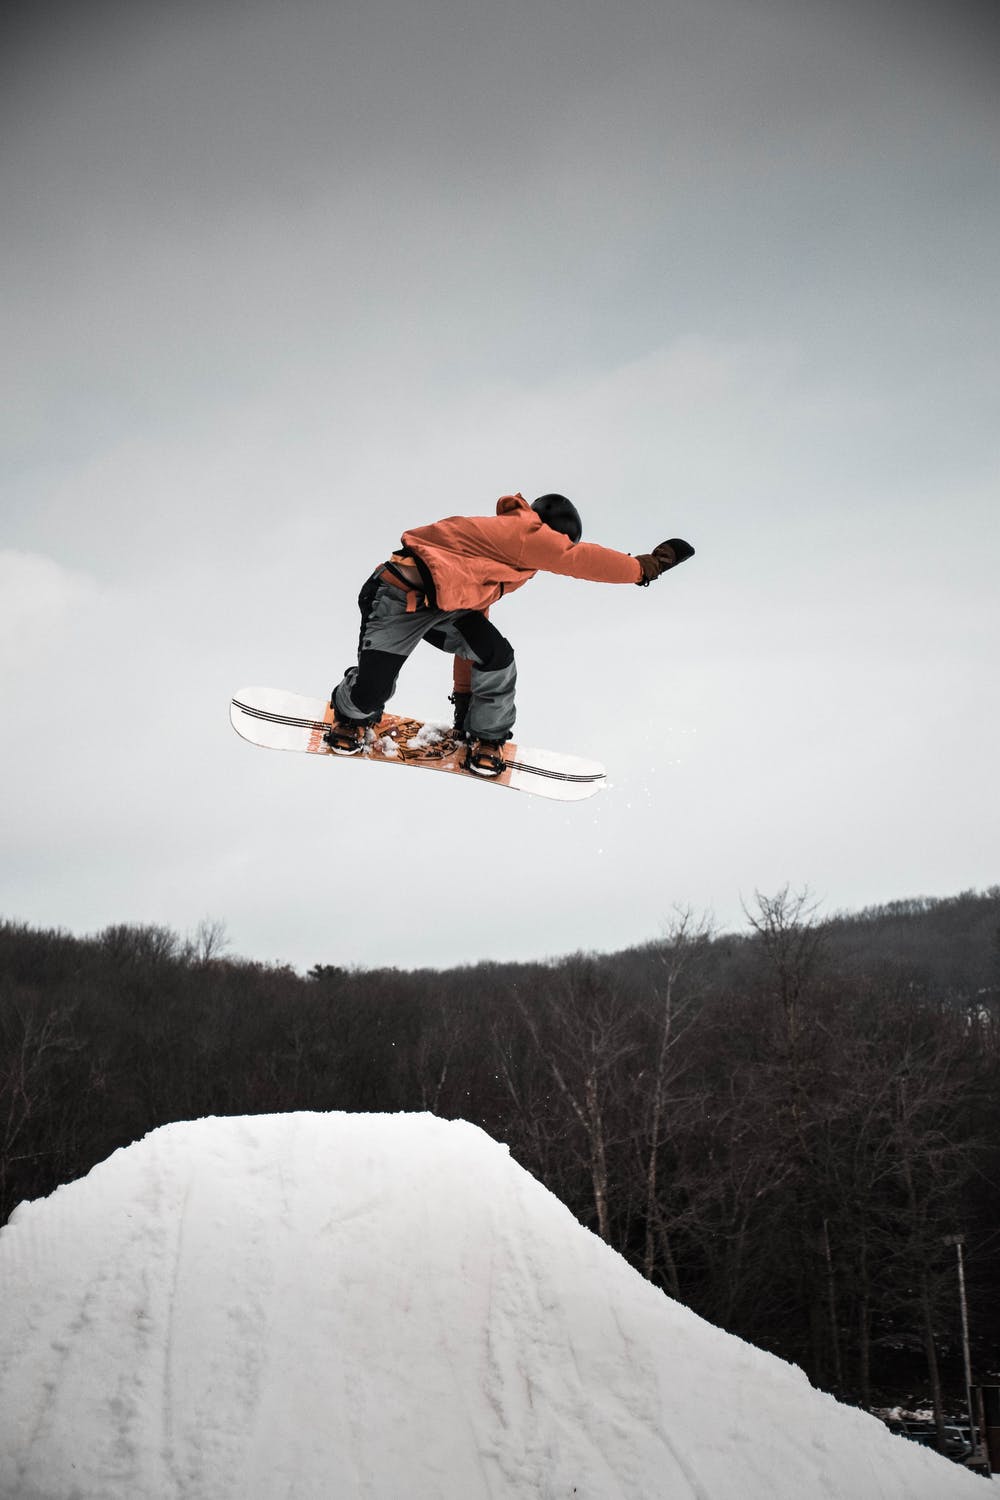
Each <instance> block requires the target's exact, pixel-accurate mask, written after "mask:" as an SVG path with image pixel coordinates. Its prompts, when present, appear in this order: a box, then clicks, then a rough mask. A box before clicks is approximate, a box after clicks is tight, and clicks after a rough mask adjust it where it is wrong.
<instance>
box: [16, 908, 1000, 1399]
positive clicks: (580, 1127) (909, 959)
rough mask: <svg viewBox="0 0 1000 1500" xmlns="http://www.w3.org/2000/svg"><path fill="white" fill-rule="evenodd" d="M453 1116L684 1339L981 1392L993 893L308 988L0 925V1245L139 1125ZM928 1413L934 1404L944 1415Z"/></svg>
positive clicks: (311, 983) (206, 949)
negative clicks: (709, 1337)
mask: <svg viewBox="0 0 1000 1500" xmlns="http://www.w3.org/2000/svg"><path fill="white" fill-rule="evenodd" d="M288 1110H348V1111H357V1110H371V1111H380V1112H381V1111H397V1110H402V1111H411V1110H431V1111H433V1112H435V1113H436V1114H439V1115H442V1116H444V1117H451V1118H465V1119H468V1120H471V1121H473V1122H475V1123H477V1124H479V1125H481V1126H483V1127H484V1128H485V1129H486V1130H487V1131H488V1132H489V1133H490V1134H491V1135H492V1136H494V1137H495V1138H496V1139H498V1140H500V1141H504V1142H507V1143H508V1144H509V1146H510V1149H511V1151H512V1153H513V1155H514V1156H515V1157H516V1159H517V1160H518V1161H520V1162H521V1163H523V1164H524V1165H525V1166H526V1167H527V1168H528V1169H529V1170H530V1171H531V1172H533V1173H534V1174H535V1175H536V1176H537V1177H539V1178H540V1179H541V1180H542V1182H543V1183H545V1184H546V1186H548V1187H549V1188H550V1189H551V1190H552V1191H554V1192H555V1193H557V1194H558V1195H559V1196H560V1197H561V1198H562V1199H563V1200H564V1201H565V1202H566V1203H567V1204H568V1205H569V1206H570V1208H571V1209H572V1210H573V1211H574V1213H576V1214H577V1215H578V1217H579V1218H580V1219H581V1220H582V1221H583V1222H584V1223H586V1224H588V1225H589V1226H590V1227H591V1228H593V1229H594V1231H595V1232H596V1233H598V1234H600V1235H601V1236H603V1237H604V1238H605V1239H606V1240H607V1241H608V1242H609V1243H610V1244H612V1245H613V1246H615V1247H616V1248H617V1249H618V1250H620V1251H621V1252H622V1254H623V1255H625V1256H626V1257H627V1258H628V1259H629V1260H630V1261H631V1262H632V1263H633V1265H635V1266H636V1267H637V1268H638V1269H639V1270H641V1271H642V1272H643V1273H644V1274H645V1275H646V1276H648V1277H650V1278H651V1279H652V1280H653V1281H655V1282H656V1283H658V1284H660V1285H662V1286H663V1287H664V1288H665V1289H666V1290H668V1291H669V1292H670V1293H671V1295H673V1296H674V1297H677V1298H679V1299H680V1300H682V1301H684V1302H686V1303H688V1304H689V1305H690V1306H691V1307H693V1308H694V1309H695V1310H697V1311H698V1312H700V1313H702V1314H703V1315H704V1316H705V1317H707V1318H709V1319H710V1320H711V1321H712V1322H714V1323H717V1324H720V1325H722V1326H723V1327H725V1328H728V1329H731V1330H732V1331H734V1332H736V1333H739V1334H740V1335H742V1336H744V1337H746V1338H749V1339H751V1340H752V1341H754V1342H756V1343H758V1344H761V1345H763V1346H764V1347H766V1348H768V1349H771V1350H774V1351H775V1352H777V1353H779V1354H781V1355H783V1356H785V1357H786V1358H789V1359H793V1360H795V1361H797V1362H798V1363H800V1364H802V1365H803V1366H804V1367H805V1368H806V1370H807V1372H808V1373H809V1375H810V1376H811V1378H812V1379H813V1380H814V1381H815V1382H816V1383H817V1384H819V1385H822V1386H825V1387H826V1388H828V1389H830V1390H833V1391H835V1392H837V1393H839V1394H841V1395H843V1396H845V1397H848V1398H851V1399H856V1400H859V1401H861V1402H862V1403H864V1404H867V1405H870V1404H873V1403H877V1402H878V1401H879V1400H886V1401H888V1400H898V1399H903V1398H905V1397H906V1396H908V1395H911V1394H912V1395H914V1396H921V1397H924V1398H927V1399H932V1398H934V1396H935V1394H937V1395H938V1404H939V1406H940V1405H947V1403H948V1400H949V1399H952V1398H953V1397H955V1396H958V1395H960V1393H961V1392H962V1390H963V1384H964V1378H963V1375H962V1366H961V1357H960V1346H959V1342H958V1334H959V1327H960V1325H959V1302H958V1293H957V1285H956V1262H955V1249H954V1247H953V1245H950V1244H946V1243H945V1240H946V1237H947V1236H950V1235H954V1234H956V1233H961V1234H963V1235H964V1236H965V1237H966V1245H965V1255H966V1270H967V1275H968V1282H969V1299H970V1320H971V1329H972V1336H973V1362H974V1375H975V1377H976V1378H977V1379H981V1380H986V1379H989V1378H993V1379H1000V1373H998V1371H1000V1316H998V1313H997V1308H998V1306H1000V1266H998V1260H1000V1191H998V1188H1000V888H994V889H992V890H990V891H988V892H986V893H984V894H979V893H966V894H963V895H961V896H957V897H955V898H952V899H948V900H943V901H924V900H917V901H905V902H898V903H895V904H893V905H891V906H888V907H882V908H878V909H875V910H870V911H866V912H863V913H860V914H856V915H845V916H838V917H834V918H822V919H821V918H820V917H819V916H818V914H817V913H815V912H814V911H813V910H811V909H810V906H809V903H808V900H807V898H805V897H803V896H796V895H793V894H791V893H789V892H788V891H781V892H778V893H777V894H776V895H774V896H773V897H767V896H758V897H757V900H756V902H755V904H754V906H753V907H752V908H751V909H750V910H749V911H748V927H747V931H746V932H745V933H743V934H740V935H735V936H733V935H714V934H712V933H711V932H709V931H707V930H706V929H705V928H704V927H703V926H702V925H699V923H698V922H697V921H696V920H695V919H693V918H692V917H691V916H690V915H689V914H681V915H678V916H677V917H676V919H675V920H674V921H673V923H672V924H671V926H670V928H669V930H668V931H666V932H665V933H664V935H663V936H662V937H661V938H660V939H658V940H657V941H655V942H650V943H648V944H647V945H645V946H643V947H641V948H636V949H632V950H629V951H627V952H623V953H619V954H615V955H611V956H593V955H574V956H572V957H568V958H565V959H562V960H559V961H552V962H549V963H535V964H521V965H498V964H483V965H479V966H476V967H471V968H465V969H456V970H448V971H442V972H437V971H419V972H412V973H410V972H400V971H396V970H378V971H348V970H344V969H341V968H338V967H336V965H335V964H333V963H329V962H320V963H317V965H316V967H315V968H313V969H312V970H311V971H310V973H309V974H308V975H307V976H302V975H299V974H297V973H295V972H294V971H292V970H291V969H288V968H282V967H274V966H268V965H263V964H259V963H250V962H246V961H241V960H239V959H235V958H231V957H227V956H225V954H224V952H223V951H221V944H220V933H219V931H218V930H216V929H213V928H211V927H206V928H205V929H203V930H202V931H201V932H200V933H199V934H198V936H197V937H196V938H195V939H194V940H193V941H184V940H182V939H180V938H179V937H177V936H176V935H175V934H173V933H171V932H169V931H167V930H165V929H161V928H155V927H126V926H120V927H112V928H109V929H107V930H106V931H104V932H102V933H100V934H98V935H96V936H94V937H92V938H86V939H81V938H75V937H71V936H68V935H66V934H64V933H59V932H42V931H36V930H32V929H29V928H25V927H23V926H19V925H16V924H13V923H6V924H2V925H0V1222H2V1220H4V1219H6V1217H7V1215H8V1214H9V1212H10V1211H11V1209H12V1208H13V1207H14V1205H15V1204H16V1203H17V1202H18V1201H20V1200H21V1199H22V1198H31V1197H38V1196H40V1195H42V1194H46V1193H48V1192H50V1191H51V1190H52V1189H53V1188H54V1187H55V1186H57V1185H58V1184H59V1183H61V1182H66V1181H68V1180H70V1179H72V1178H75V1177H78V1176H80V1175H81V1174H83V1173H85V1172H86V1171H88V1170H89V1169H90V1168H91V1167H92V1166H93V1165H95V1164H96V1163H97V1162H99V1161H101V1160H103V1159H104V1158H105V1157H107V1156H108V1155H109V1154H110V1153H111V1152H112V1151H113V1150H114V1149H115V1148H116V1147H118V1146H121V1145H125V1144H128V1143H129V1142H131V1141H134V1140H135V1139H137V1138H138V1137H140V1136H141V1135H143V1134H144V1133H145V1132H146V1131H148V1130H150V1129H152V1128H153V1127H154V1126H157V1125H161V1124H164V1123H167V1122H169V1121H173V1120H183V1119H191V1118H196V1117H199V1116H203V1115H208V1114H251V1113H265V1112H274V1111H288ZM939 1387H943V1390H944V1395H943V1397H942V1396H941V1393H940V1389H939Z"/></svg>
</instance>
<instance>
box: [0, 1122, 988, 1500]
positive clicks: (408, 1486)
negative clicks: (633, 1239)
mask: <svg viewBox="0 0 1000 1500" xmlns="http://www.w3.org/2000/svg"><path fill="white" fill-rule="evenodd" d="M0 1286H2V1289H3V1290H2V1309H0V1496H2V1500H320V1497H322V1500H354V1497H358V1500H361V1497H365V1500H500V1497H507V1496H511V1497H513V1496H539V1497H545V1500H557V1497H558V1500H563V1497H567V1500H568V1497H577V1500H618V1497H623V1500H624V1497H628V1500H812V1497H822V1500H949V1497H955V1500H959V1497H962V1496H966V1497H970V1500H975V1497H976V1496H980V1497H983V1496H984V1495H986V1494H989V1493H990V1492H991V1491H990V1489H989V1488H987V1487H986V1486H985V1482H984V1481H983V1480H980V1479H977V1478H975V1477H973V1476H972V1475H969V1474H967V1473H965V1472H964V1471H962V1470H960V1469H958V1468H956V1467H954V1466H953V1465H950V1464H948V1463H947V1462H946V1461H945V1460H944V1459H941V1458H939V1457H937V1456H936V1455H935V1454H933V1453H930V1452H928V1451H927V1450H926V1449H922V1448H919V1447H917V1446H916V1445H914V1444H911V1443H907V1442H905V1441H903V1440H902V1439H900V1438H896V1437H893V1436H892V1435H891V1434H890V1433H889V1432H887V1431H886V1429H885V1428H884V1427H883V1426H882V1425H881V1423H879V1422H878V1421H876V1420H875V1419H874V1418H873V1417H869V1416H866V1415H864V1414H863V1413H860V1412H857V1411H854V1410H852V1409H850V1408H848V1407H844V1406H840V1405H838V1403H837V1402H835V1401H834V1400H833V1399H832V1398H831V1397H829V1396H826V1395H823V1394H821V1393H819V1392H817V1391H815V1390H814V1389H812V1387H811V1386H810V1385H809V1383H808V1382H807V1380H806V1379H805V1377H804V1375H803V1374H802V1373H801V1371H799V1370H798V1369H796V1368H794V1367H792V1366H790V1365H787V1364H783V1363H782V1362H781V1361H780V1360H778V1359H775V1358H773V1357H772V1356H770V1355H767V1354H764V1353H761V1352H760V1351H759V1350H757V1349H754V1348H751V1347H750V1346H749V1345H747V1344H745V1343H742V1342H741V1341H740V1340H739V1339H736V1338H733V1337H731V1336H730V1335H728V1334H725V1333H722V1332H720V1331H719V1330H717V1329H715V1328H713V1327H711V1326H710V1325H709V1324H707V1323H705V1322H703V1321H702V1320H701V1319H699V1318H697V1317H696V1316H695V1315H694V1314H693V1313H691V1312H689V1311H688V1310H687V1309H685V1308H684V1307H681V1306H679V1305H678V1304H676V1303H674V1302H671V1301H670V1300H669V1299H668V1298H667V1297H665V1296H664V1295H663V1294H662V1293H661V1292H659V1291H657V1290H656V1289H655V1288H654V1287H652V1286H650V1285H649V1284H648V1283H647V1282H645V1281H644V1280H643V1278H642V1277H641V1276H639V1275H638V1274H637V1273H636V1272H635V1271H634V1270H632V1268H631V1267H630V1266H629V1265H628V1264H627V1263H626V1262H625V1261H624V1260H622V1259H621V1258H620V1257H619V1256H618V1255H617V1254H615V1252H614V1251H612V1250H610V1249H609V1248H608V1247H607V1246H606V1245H604V1244H603V1243H602V1242H601V1241H600V1240H598V1239H597V1238H595V1236H594V1235H592V1234H590V1233H589V1232H588V1231H587V1230H586V1229H583V1228H582V1227H581V1226H580V1225H579V1224H578V1223H577V1222H576V1220H575V1219H574V1218H573V1217H572V1215H571V1214H570V1213H569V1212H568V1210H567V1209H566V1208H565V1207H563V1205H562V1204H560V1203H559V1202H558V1201H557V1199H555V1198H554V1197H553V1196H552V1195H551V1194H550V1193H549V1192H547V1191H546V1189H545V1188H543V1187H542V1186H541V1185H540V1184H539V1183H538V1182H536V1181H535V1180H534V1178H532V1177H531V1176H530V1175H529V1174H528V1173H527V1172H525V1171H523V1170H522V1169H521V1168H520V1167H518V1166H517V1165H515V1163H514V1162H513V1161H512V1160H511V1158H510V1156H509V1154H508V1153H507V1151H506V1149H505V1148H504V1147H502V1146H498V1145H497V1144H496V1143H495V1142H493V1141H491V1140H490V1139H489V1138H488V1137H487V1136H486V1135H484V1134H483V1133H482V1132H481V1131H480V1130H478V1129H476V1128H475V1127H474V1126H471V1125H467V1124H463V1123H460V1122H459V1123H455V1122H452V1123H448V1122H445V1121H442V1120H438V1119H435V1118H433V1117H432V1116H429V1115H393V1116H387V1115H343V1114H330V1115H317V1114H288V1115H277V1116H255V1117H249V1118H235V1119H207V1120H199V1121H195V1122H193V1123H190V1124H179V1125H169V1126H165V1127H164V1128H163V1129H161V1130H156V1131H154V1132H153V1133H152V1134H151V1135H149V1136H147V1137H146V1139H145V1140H143V1141H140V1142H139V1143H137V1144H136V1145H134V1146H130V1147H129V1148H128V1149H127V1150H123V1151H118V1152H116V1153H115V1154H114V1155H113V1156H112V1157H111V1158H110V1159H109V1160H108V1161H106V1162H104V1163H103V1164H102V1165H101V1166H99V1167H97V1168H95V1169H94V1171H92V1172H91V1173H90V1174H89V1176H87V1177H86V1178H84V1179H82V1180H81V1181H79V1182H75V1183H72V1184H71V1185H70V1186H68V1187H63V1188H60V1189H59V1190H58V1191H57V1192H55V1193H53V1194H52V1196H51V1197H50V1198H47V1199H44V1200H41V1201H39V1202H36V1203H29V1204H22V1205H21V1207H20V1208H19V1209H18V1210H17V1211H16V1213H15V1214H14V1216H13V1218H12V1220H11V1222H10V1224H9V1225H8V1226H7V1228H5V1229H4V1230H3V1231H0Z"/></svg>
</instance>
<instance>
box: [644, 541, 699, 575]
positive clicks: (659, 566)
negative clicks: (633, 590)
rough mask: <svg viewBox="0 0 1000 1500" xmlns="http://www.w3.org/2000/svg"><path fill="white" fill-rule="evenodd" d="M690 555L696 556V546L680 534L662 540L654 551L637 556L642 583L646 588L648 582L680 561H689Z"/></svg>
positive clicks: (674, 566)
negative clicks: (664, 540) (684, 539)
mask: <svg viewBox="0 0 1000 1500" xmlns="http://www.w3.org/2000/svg"><path fill="white" fill-rule="evenodd" d="M689 557H694V548H693V547H692V546H691V543H690V542H684V541H682V540H681V538H680V537H679V536H672V537H671V538H670V540H669V542H661V543H660V545H659V546H658V547H654V548H653V550H652V552H643V553H642V554H640V556H638V557H637V558H636V562H637V563H638V564H639V566H640V568H641V569H642V577H641V578H640V579H639V583H640V585H641V586H642V587H643V588H645V586H646V584H648V583H652V581H653V579H654V578H659V576H660V574H661V573H665V572H666V571H667V569H668V568H676V567H677V564H678V563H682V562H687V559H688V558H689Z"/></svg>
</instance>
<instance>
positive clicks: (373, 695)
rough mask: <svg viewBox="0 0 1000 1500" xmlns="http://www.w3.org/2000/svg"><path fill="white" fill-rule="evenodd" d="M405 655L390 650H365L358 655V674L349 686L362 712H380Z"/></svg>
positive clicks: (390, 691)
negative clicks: (398, 654)
mask: <svg viewBox="0 0 1000 1500" xmlns="http://www.w3.org/2000/svg"><path fill="white" fill-rule="evenodd" d="M405 661H406V657H405V656H397V655H396V654H395V652H392V651H370V650H369V651H365V650H362V652H361V654H360V656H359V657H358V675H357V677H356V678H355V680H354V683H353V685H352V687H351V697H352V698H353V699H354V701H355V703H356V704H357V705H358V707H359V708H360V709H361V710H362V712H363V713H366V714H373V713H376V712H378V713H380V712H381V711H382V709H383V708H384V707H385V705H386V702H387V701H388V699H389V698H391V697H392V692H393V688H394V687H395V686H396V678H397V677H398V676H399V671H400V668H401V667H402V666H403V664H404V662H405Z"/></svg>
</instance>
